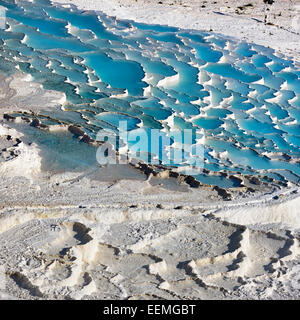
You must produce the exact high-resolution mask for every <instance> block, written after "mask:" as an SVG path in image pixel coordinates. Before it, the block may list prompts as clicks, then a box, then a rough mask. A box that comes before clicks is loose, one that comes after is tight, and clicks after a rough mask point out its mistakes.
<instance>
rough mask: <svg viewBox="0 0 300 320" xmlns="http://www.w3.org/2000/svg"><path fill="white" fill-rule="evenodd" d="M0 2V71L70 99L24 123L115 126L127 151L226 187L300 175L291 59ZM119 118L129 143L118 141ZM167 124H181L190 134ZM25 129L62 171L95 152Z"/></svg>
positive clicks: (188, 33) (92, 16) (87, 15)
mask: <svg viewBox="0 0 300 320" xmlns="http://www.w3.org/2000/svg"><path fill="white" fill-rule="evenodd" d="M0 6H3V7H5V8H6V9H7V10H6V17H7V21H6V27H5V29H0V72H2V73H5V74H6V75H12V74H13V73H14V72H15V71H16V69H19V70H21V71H22V72H24V73H26V74H30V75H31V76H32V79H33V81H36V82H39V83H40V84H41V85H42V86H43V88H44V89H48V90H56V91H59V92H63V93H64V94H65V96H66V102H65V103H64V105H63V106H62V109H61V110H54V111H53V112H49V110H46V109H45V108H44V107H43V106H41V108H40V111H39V113H38V114H34V115H33V114H32V115H30V114H26V117H28V118H29V119H34V118H38V119H39V120H40V122H41V123H42V124H45V125H47V126H51V125H57V124H68V125H75V126H78V127H80V128H81V129H82V130H83V131H84V132H85V133H86V134H87V135H88V136H89V137H90V138H91V139H94V140H95V139H97V133H98V132H99V131H101V130H105V131H106V132H112V133H113V134H114V135H119V136H120V138H121V139H120V140H121V142H120V146H124V145H127V147H128V148H129V154H131V155H134V152H135V151H139V154H138V155H137V156H138V157H139V158H140V159H142V160H144V161H149V160H150V159H151V161H152V163H155V164H162V165H166V166H172V167H179V168H181V167H184V168H186V173H187V174H191V175H193V176H194V177H195V178H196V179H198V180H199V181H201V182H203V183H207V184H215V185H219V186H220V187H224V188H231V187H237V186H239V182H238V180H237V179H232V178H230V174H233V173H236V172H239V173H243V174H245V175H260V176H261V177H262V176H264V178H262V179H265V180H268V179H270V178H271V179H275V180H278V181H292V182H299V180H300V150H299V147H300V71H299V70H298V69H297V67H296V66H295V65H294V63H293V61H290V60H287V59H285V58H284V57H281V56H278V55H276V53H275V52H274V50H272V49H270V48H266V47H263V46H260V45H256V44H250V43H247V42H245V41H241V42H236V41H233V40H231V39H227V38H225V37H222V36H220V35H216V34H213V33H208V32H201V31H193V30H181V29H179V28H175V27H168V26H161V25H148V24H143V23H137V22H134V21H125V20H124V21H122V20H117V19H115V18H112V17H109V16H106V15H104V14H102V13H100V12H97V13H96V12H93V11H80V10H78V9H75V7H74V6H72V7H71V6H68V5H64V6H58V5H54V4H51V2H50V1H48V0H33V1H30V2H28V1H26V0H24V1H23V0H0ZM28 109H30V106H28ZM10 115H11V116H13V117H15V118H17V117H22V116H24V114H23V113H22V112H19V113H17V112H15V113H11V114H10ZM120 121H123V122H124V121H125V122H126V124H127V130H128V131H129V134H130V136H131V138H132V140H130V141H127V142H126V141H125V140H124V139H123V140H122V134H121V133H120V132H121V131H120ZM151 129H152V131H151ZM153 129H155V131H153ZM23 130H25V129H24V128H23ZM30 130H34V132H33V133H32V131H30ZM174 130H175V131H176V130H180V132H183V131H184V130H186V132H185V136H184V139H185V138H186V139H185V140H184V141H183V140H182V139H181V137H180V136H178V135H177V134H176V133H175V131H174ZM187 130H190V131H187ZM25 131H26V133H27V135H28V136H30V137H31V138H32V139H33V138H34V137H36V140H37V142H38V143H39V144H40V145H42V146H43V147H42V148H43V150H44V151H45V152H47V151H46V150H48V151H49V150H54V149H55V147H53V146H55V145H58V150H60V151H59V152H60V153H61V155H60V157H59V159H60V160H59V161H61V162H63V163H64V164H63V165H62V167H63V168H64V169H67V167H68V166H73V165H74V163H75V164H77V163H79V162H80V155H82V163H84V164H85V165H86V166H88V165H92V164H93V163H94V162H95V152H94V151H91V150H93V149H90V148H87V147H84V146H83V144H82V143H74V141H73V140H72V139H71V138H70V135H69V134H65V135H64V134H62V133H57V134H51V135H50V133H47V132H43V133H39V134H38V133H37V132H38V129H33V128H31V129H30V128H29V129H26V130H25ZM150 132H151V133H152V135H150ZM47 134H48V136H47ZM189 135H190V136H189ZM138 136H140V137H139V138H138ZM143 137H144V138H143ZM138 140H139V144H138V146H137V144H136V142H137V141H138ZM81 146H82V147H81ZM151 147H152V149H150V148H151ZM81 148H82V149H81ZM199 148H200V149H201V148H202V149H201V150H202V153H201V152H200V154H197V152H196V151H197V150H198V151H199ZM80 149H81V150H82V151H80ZM49 152H50V151H49ZM75 153H76V155H75ZM83 153H84V155H83ZM68 157H69V158H73V159H75V160H74V161H73V162H74V163H73V164H70V163H71V162H72V161H71V162H70V161H66V158H68ZM88 157H91V158H93V159H90V160H87V158H88ZM48 158H49V159H50V158H51V157H48ZM59 161H58V162H59ZM48 166H49V167H51V164H50V163H48ZM52 166H54V167H56V168H57V166H58V163H54V164H53V165H52ZM197 167H201V168H202V167H203V168H204V169H207V170H210V171H211V172H212V174H210V175H208V174H207V173H203V172H201V171H199V170H196V169H197ZM221 171H222V172H223V173H224V172H227V173H228V175H224V174H223V175H218V174H217V173H218V172H221Z"/></svg>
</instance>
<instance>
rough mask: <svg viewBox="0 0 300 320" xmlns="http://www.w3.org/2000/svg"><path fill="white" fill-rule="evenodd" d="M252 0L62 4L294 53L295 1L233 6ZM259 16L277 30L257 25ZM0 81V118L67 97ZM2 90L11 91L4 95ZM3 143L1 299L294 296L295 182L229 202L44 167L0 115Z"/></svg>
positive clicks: (153, 181) (297, 251)
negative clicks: (209, 31) (2, 274)
mask: <svg viewBox="0 0 300 320" xmlns="http://www.w3.org/2000/svg"><path fill="white" fill-rule="evenodd" d="M159 2H162V4H160V3H159ZM249 2H250V1H193V0H191V1H184V0H182V1H180V2H179V1H164V0H162V1H149V0H148V1H141V0H137V1H133V0H132V1H129V0H124V1H118V0H107V1H100V0H98V1H92V0H85V1H83V0H72V1H70V2H68V4H70V3H71V4H75V5H78V7H79V8H82V9H86V10H87V9H93V10H102V11H103V12H105V13H107V14H110V15H115V16H117V17H118V18H124V19H134V20H136V21H140V22H146V23H161V24H169V25H175V26H178V27H182V28H195V29H201V30H202V29H203V30H206V31H208V30H210V29H212V30H213V32H218V33H223V34H225V35H227V36H232V37H235V38H237V39H246V40H247V41H250V42H255V43H260V44H263V45H266V46H270V47H273V48H274V49H276V50H278V52H279V51H282V52H283V53H285V54H288V55H290V56H293V57H294V58H295V59H298V57H299V53H297V48H298V47H297V44H299V34H297V32H298V31H297V26H296V25H295V24H294V23H293V24H292V25H290V22H291V21H295V19H294V18H295V12H296V11H295V9H294V8H295V6H296V5H297V2H298V1H281V2H280V3H281V5H279V4H278V3H279V1H278V3H277V1H275V3H274V4H273V5H272V6H269V7H266V8H265V6H264V5H263V1H258V0H255V1H251V3H252V5H253V7H251V6H247V7H245V9H237V7H239V6H243V5H245V4H248V3H249ZM61 3H66V2H65V1H61ZM233 3H234V5H233ZM202 6H205V7H202ZM267 8H269V11H267V10H266V9H267ZM236 10H239V11H241V12H240V13H239V14H238V13H236ZM251 10H253V11H251ZM265 12H267V13H268V22H270V23H273V24H275V22H274V21H275V20H274V19H276V25H266V24H265V23H264V22H259V21H257V20H262V21H263V20H264V13H265ZM220 13H221V14H220ZM280 13H281V14H280ZM279 14H280V15H279ZM273 15H276V18H274V16H273ZM289 15H291V16H290V17H289ZM255 19H256V20H255ZM281 27H282V28H281ZM270 33H272V34H270ZM0 80H1V81H3V83H2V85H1V86H0V90H2V91H3V92H2V91H0V93H1V97H2V95H3V96H4V97H6V98H5V99H6V100H5V99H4V100H3V99H2V100H0V108H1V109H0V110H1V113H3V112H5V111H7V110H19V109H21V110H26V108H27V109H30V110H33V111H34V110H36V109H37V108H38V107H39V104H41V103H42V104H43V105H45V106H47V108H50V109H51V108H59V107H60V101H62V100H61V99H63V98H64V97H63V95H62V94H60V93H55V92H51V91H44V90H42V89H41V88H40V87H39V85H37V84H32V83H30V82H26V81H23V78H22V77H21V76H20V75H17V76H15V77H14V78H13V79H10V80H9V81H7V79H1V78H0ZM20 84H22V85H20ZM9 89H13V90H14V94H13V95H9V96H8V95H7V96H5V94H6V93H7V92H11V91H9ZM170 121H171V120H170ZM0 150H1V151H0V159H1V162H0V173H1V174H0V190H1V191H0V266H1V270H4V273H5V285H4V286H3V285H2V286H1V287H0V297H2V298H3V299H7V298H11V299H69V298H73V299H82V298H85V299H152V298H156V299H157V298H158V299H299V297H300V286H299V278H300V262H299V261H300V260H299V258H300V243H299V239H300V211H299V207H300V198H299V188H298V187H296V186H294V185H290V186H288V187H287V188H285V189H281V190H276V187H274V189H272V192H267V191H265V192H264V193H263V194H258V195H255V194H254V195H253V196H249V197H245V198H243V193H244V192H245V190H242V189H241V190H240V197H239V198H236V199H233V201H228V202H227V201H223V200H222V197H220V196H218V194H217V192H216V191H215V190H212V188H209V187H203V188H198V189H197V188H190V187H189V185H187V184H185V183H181V182H180V181H178V180H176V179H175V178H170V177H169V175H168V173H167V172H164V173H163V174H161V175H160V176H158V177H154V176H152V175H150V176H146V175H145V174H144V173H143V172H141V171H138V170H136V169H134V168H132V167H131V166H129V165H128V166H127V165H123V166H112V167H104V168H100V167H98V166H95V167H92V168H89V170H87V171H77V172H76V171H73V172H67V171H66V172H53V171H51V172H49V171H48V170H47V167H46V166H45V164H46V163H47V159H45V157H46V156H45V154H44V153H43V152H42V150H40V149H39V147H38V145H36V144H30V142H29V141H28V139H27V140H26V139H24V137H23V135H22V134H21V133H20V132H18V131H17V130H15V129H14V128H13V123H11V124H10V123H7V122H4V121H1V122H0ZM224 157H226V155H225V154H224ZM0 276H1V274H0Z"/></svg>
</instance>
